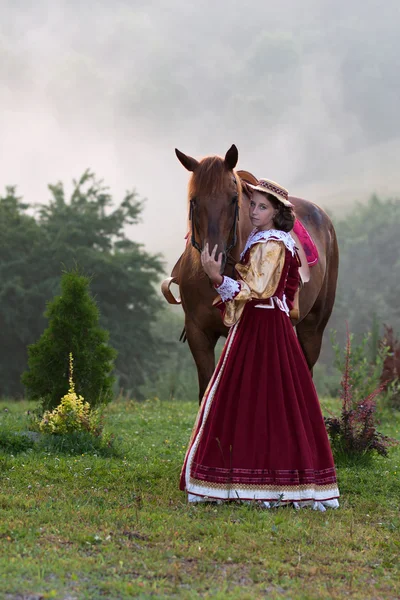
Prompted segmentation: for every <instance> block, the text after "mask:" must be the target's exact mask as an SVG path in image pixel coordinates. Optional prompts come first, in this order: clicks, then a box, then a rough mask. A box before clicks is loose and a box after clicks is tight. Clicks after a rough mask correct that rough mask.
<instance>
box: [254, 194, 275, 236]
mask: <svg viewBox="0 0 400 600" xmlns="http://www.w3.org/2000/svg"><path fill="white" fill-rule="evenodd" d="M277 212H278V209H277V208H274V207H273V206H272V204H271V202H270V201H269V200H268V198H267V196H266V195H265V194H262V193H261V192H258V191H257V190H254V191H253V194H252V197H251V200H250V211H249V215H250V221H251V222H252V224H253V226H254V227H257V229H259V230H260V231H265V230H266V229H273V227H274V223H273V220H274V217H275V215H276V214H277Z"/></svg>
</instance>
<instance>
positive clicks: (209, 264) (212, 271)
mask: <svg viewBox="0 0 400 600" xmlns="http://www.w3.org/2000/svg"><path fill="white" fill-rule="evenodd" d="M217 248H218V246H217V245H215V246H214V249H213V251H212V252H211V254H210V252H209V249H208V244H206V245H205V246H204V250H203V252H202V253H201V264H202V265H203V269H204V272H205V273H206V274H207V275H208V276H209V278H210V279H211V282H212V283H213V284H214V285H216V286H218V285H221V283H222V281H223V277H222V275H221V273H220V272H221V264H222V252H220V253H219V256H218V260H216V258H215V254H216V252H217Z"/></svg>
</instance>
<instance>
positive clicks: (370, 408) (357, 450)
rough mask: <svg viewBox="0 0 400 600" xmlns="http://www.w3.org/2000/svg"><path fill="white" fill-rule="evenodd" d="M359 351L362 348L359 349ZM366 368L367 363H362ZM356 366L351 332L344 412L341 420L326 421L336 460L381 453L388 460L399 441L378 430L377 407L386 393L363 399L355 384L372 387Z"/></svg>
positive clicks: (343, 391) (344, 380)
mask: <svg viewBox="0 0 400 600" xmlns="http://www.w3.org/2000/svg"><path fill="white" fill-rule="evenodd" d="M358 350H359V348H358ZM362 364H363V362H362ZM353 366H354V363H353V362H352V360H351V336H350V334H349V331H347V343H346V351H345V357H344V364H343V376H342V380H341V396H340V397H341V400H342V409H341V415H340V417H327V418H325V424H326V428H327V430H328V434H329V436H330V439H331V443H332V450H333V452H334V454H335V458H339V457H340V456H343V455H344V456H347V457H357V456H362V455H366V454H367V455H371V453H372V452H377V453H378V454H380V455H381V456H387V450H388V447H389V446H390V445H392V444H394V443H395V440H392V439H390V438H388V437H387V436H385V435H383V434H382V433H379V432H378V431H377V429H376V418H375V412H376V404H375V398H376V397H377V396H378V394H379V393H380V392H381V391H382V390H383V385H382V384H380V385H379V386H378V387H376V388H375V389H374V390H372V391H371V392H370V393H369V394H368V395H367V396H365V397H364V398H360V395H361V393H360V390H355V389H354V384H353V381H356V382H357V381H361V383H362V386H363V388H362V389H365V387H370V385H371V383H370V382H368V381H367V380H365V378H364V375H365V373H364V371H362V377H361V379H360V374H359V373H357V372H354V371H353Z"/></svg>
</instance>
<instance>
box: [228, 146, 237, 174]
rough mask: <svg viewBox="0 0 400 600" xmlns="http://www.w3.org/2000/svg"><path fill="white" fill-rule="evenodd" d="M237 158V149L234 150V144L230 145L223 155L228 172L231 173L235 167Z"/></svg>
mask: <svg viewBox="0 0 400 600" xmlns="http://www.w3.org/2000/svg"><path fill="white" fill-rule="evenodd" d="M238 158H239V152H238V149H237V148H236V146H235V144H232V146H231V147H230V148H229V150H228V152H227V153H226V154H225V164H226V166H227V167H228V169H229V170H230V171H233V169H234V168H235V167H236V165H237V161H238Z"/></svg>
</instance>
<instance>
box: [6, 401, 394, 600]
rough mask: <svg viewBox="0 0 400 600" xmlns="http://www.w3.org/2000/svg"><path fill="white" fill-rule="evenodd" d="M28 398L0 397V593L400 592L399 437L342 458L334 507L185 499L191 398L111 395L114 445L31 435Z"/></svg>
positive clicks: (309, 595)
mask: <svg viewBox="0 0 400 600" xmlns="http://www.w3.org/2000/svg"><path fill="white" fill-rule="evenodd" d="M322 404H323V406H326V405H327V402H323V403H322ZM29 408H32V407H31V406H29V405H28V404H27V403H13V402H2V403H0V480H1V481H0V483H1V487H0V509H1V522H0V597H1V598H4V599H5V600H17V599H18V600H22V599H24V598H31V599H35V600H36V599H38V598H43V599H46V598H55V599H60V600H66V599H68V600H73V599H76V600H81V599H85V598H88V599H89V598H90V599H96V600H97V599H99V598H107V599H108V598H110V599H113V598H118V599H124V598H133V597H135V598H142V599H145V598H152V597H155V598H185V599H186V598H187V599H195V598H215V599H224V600H225V599H226V598H229V599H236V598H237V599H239V598H240V599H249V600H250V599H251V600H253V599H254V598H256V599H258V598H269V599H277V598H287V599H289V598H290V599H297V600H302V599H304V600H306V599H307V600H308V599H314V598H315V599H324V598H329V599H331V598H340V599H341V598H353V599H363V600H366V599H372V598H374V599H380V598H385V599H387V598H393V599H394V598H399V596H400V566H399V554H400V514H399V502H400V477H399V474H400V446H397V447H396V448H393V449H392V450H390V454H389V458H387V459H384V458H380V457H377V458H375V459H374V460H373V461H372V463H371V464H370V465H369V466H365V465H362V464H361V465H358V466H348V467H340V468H339V470H338V475H339V485H340V489H341V494H342V498H341V508H340V509H339V510H337V511H330V512H329V511H328V512H326V513H323V514H322V513H318V512H314V511H311V510H302V511H299V512H296V511H294V510H291V509H288V508H278V509H274V510H271V511H263V510H260V509H259V508H258V507H256V506H248V505H239V504H230V505H225V506H218V507H217V506H214V505H202V506H189V505H187V504H186V502H185V497H184V495H183V494H182V493H181V492H179V490H178V479H179V473H180V468H181V464H182V461H183V457H184V452H185V448H186V444H187V441H188V438H189V435H190V432H191V428H192V424H193V422H194V418H195V414H196V405H195V403H179V402H165V403H164V402H159V401H147V402H145V403H141V404H139V403H135V402H127V403H115V404H113V405H111V406H110V407H109V408H108V409H107V423H108V431H110V432H112V433H114V434H115V444H114V447H113V448H111V449H110V448H108V449H107V448H102V447H101V446H91V445H90V444H89V443H88V442H87V440H86V439H84V438H79V437H78V438H76V439H75V440H74V443H69V444H64V445H62V444H57V443H52V444H50V443H49V440H48V438H47V439H46V438H44V439H41V440H40V442H35V440H31V439H29V438H27V437H26V436H24V435H21V432H23V431H24V430H26V423H27V419H28V417H27V415H26V411H27V410H28V409H29ZM329 408H330V409H333V410H336V411H337V408H338V407H337V403H336V402H334V401H332V402H330V405H329ZM6 409H7V410H6ZM381 429H382V431H383V433H386V434H388V435H391V436H393V437H396V438H399V431H400V416H399V414H398V413H397V416H396V415H391V417H390V419H389V418H386V419H385V421H383V422H382V424H381ZM15 432H17V435H15ZM18 432H20V433H19V434H18Z"/></svg>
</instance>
